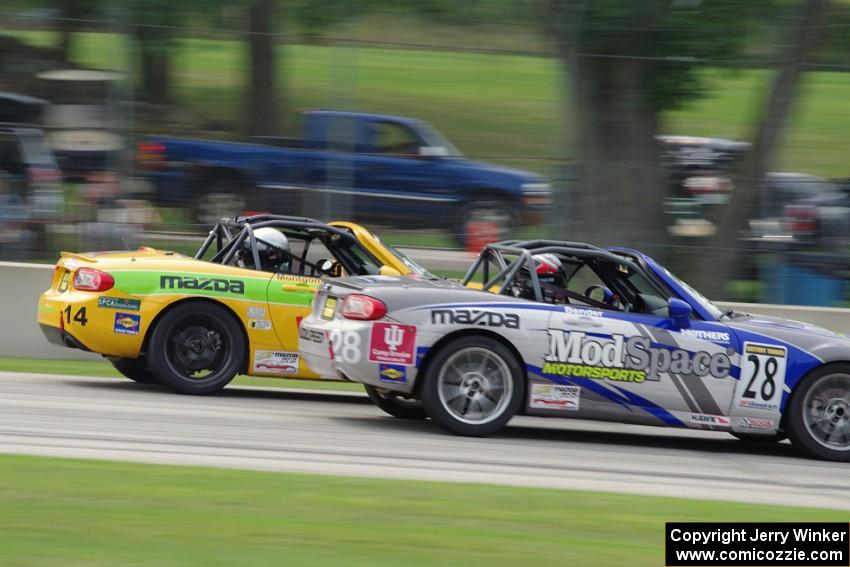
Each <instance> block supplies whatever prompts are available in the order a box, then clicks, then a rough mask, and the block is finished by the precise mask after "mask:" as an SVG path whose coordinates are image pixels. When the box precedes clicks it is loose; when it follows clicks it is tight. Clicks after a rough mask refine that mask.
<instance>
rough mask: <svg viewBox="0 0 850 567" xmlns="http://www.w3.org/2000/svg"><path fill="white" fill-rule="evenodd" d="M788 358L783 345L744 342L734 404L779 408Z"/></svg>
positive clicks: (758, 408)
mask: <svg viewBox="0 0 850 567" xmlns="http://www.w3.org/2000/svg"><path fill="white" fill-rule="evenodd" d="M787 360H788V351H787V350H786V348H785V347H781V346H776V345H763V344H757V343H744V348H743V353H742V355H741V379H740V380H739V381H738V387H737V389H736V390H735V406H736V407H738V408H751V409H756V410H766V411H779V406H780V404H781V402H782V392H783V391H784V389H785V367H786V363H787Z"/></svg>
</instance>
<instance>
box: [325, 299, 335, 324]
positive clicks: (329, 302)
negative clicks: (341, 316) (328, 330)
mask: <svg viewBox="0 0 850 567" xmlns="http://www.w3.org/2000/svg"><path fill="white" fill-rule="evenodd" d="M336 303H337V299H336V298H335V297H328V298H327V299H325V305H324V307H322V319H327V320H328V321H330V320H331V319H333V318H334V313H335V312H336Z"/></svg>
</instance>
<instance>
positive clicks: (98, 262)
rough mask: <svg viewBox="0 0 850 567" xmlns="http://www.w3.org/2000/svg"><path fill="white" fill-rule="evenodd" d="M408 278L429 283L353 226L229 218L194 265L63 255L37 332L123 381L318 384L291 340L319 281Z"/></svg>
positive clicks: (162, 258) (159, 254)
mask: <svg viewBox="0 0 850 567" xmlns="http://www.w3.org/2000/svg"><path fill="white" fill-rule="evenodd" d="M407 274H419V275H420V276H422V277H431V276H430V274H428V272H427V271H425V270H424V269H423V268H422V267H420V266H418V265H417V264H416V263H415V262H413V261H412V260H410V259H409V258H407V257H406V256H404V255H403V254H401V253H400V252H398V251H397V250H395V249H393V248H392V247H391V246H388V245H386V244H383V243H382V242H381V241H380V240H379V239H378V238H377V237H376V236H375V235H373V234H372V233H370V232H369V231H368V230H366V229H365V228H363V227H361V226H359V225H356V224H353V223H348V222H332V223H328V224H325V223H322V222H319V221H317V220H314V219H308V218H299V217H287V216H280V215H255V216H250V217H236V218H232V219H223V220H222V222H220V223H219V224H217V225H216V226H215V227H214V228H213V229H212V230H211V231H210V233H209V236H208V237H207V239H206V241H205V242H204V244H203V245H202V246H201V248H200V250H199V251H198V253H197V254H196V255H195V257H193V258H190V257H188V256H185V255H182V254H178V253H175V252H171V251H163V250H155V249H153V248H148V247H142V248H140V249H139V250H136V251H132V252H96V253H86V254H73V253H69V252H63V253H62V254H61V257H60V259H59V261H58V262H57V263H56V267H55V269H54V271H53V281H52V284H51V286H50V289H49V290H47V291H46V292H44V294H42V296H41V298H40V300H39V303H38V322H39V324H40V326H41V329H42V330H43V331H44V334H45V335H46V337H47V339H48V340H49V341H50V342H53V343H58V344H61V345H64V346H68V347H71V348H79V349H84V350H88V351H92V352H96V353H99V354H101V355H103V356H105V357H107V358H108V359H109V360H110V361H111V362H112V364H113V365H114V366H115V368H117V369H118V370H119V371H120V372H121V373H122V374H124V375H125V376H127V377H128V378H130V379H132V380H135V381H137V382H144V383H155V382H159V383H161V384H163V385H165V386H167V387H169V388H171V389H173V390H175V391H177V392H180V393H184V394H208V393H211V392H216V391H218V390H220V389H222V388H224V387H225V386H226V385H227V384H228V383H229V382H230V381H231V380H232V379H233V378H234V376H236V375H237V374H249V375H251V376H265V377H270V378H304V379H318V376H317V375H316V374H314V373H313V372H311V371H310V369H309V368H308V367H307V366H306V365H305V364H304V362H303V360H302V358H301V356H300V354H299V352H298V335H299V325H300V323H301V319H302V318H303V317H305V316H306V315H307V314H309V313H310V310H311V307H310V306H311V303H312V300H313V297H314V296H315V294H316V291H317V290H318V287H319V285H320V283H321V278H322V277H338V276H343V275H371V276H376V277H391V276H398V275H407Z"/></svg>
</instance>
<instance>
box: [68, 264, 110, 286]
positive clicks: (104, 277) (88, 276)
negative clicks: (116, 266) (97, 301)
mask: <svg viewBox="0 0 850 567" xmlns="http://www.w3.org/2000/svg"><path fill="white" fill-rule="evenodd" d="M114 285H115V279H114V278H113V277H112V276H110V275H109V274H107V273H106V272H103V271H101V270H95V269H94V268H80V269H79V270H77V272H76V273H75V274H74V289H79V290H82V291H106V290H108V289H112V287H113V286H114Z"/></svg>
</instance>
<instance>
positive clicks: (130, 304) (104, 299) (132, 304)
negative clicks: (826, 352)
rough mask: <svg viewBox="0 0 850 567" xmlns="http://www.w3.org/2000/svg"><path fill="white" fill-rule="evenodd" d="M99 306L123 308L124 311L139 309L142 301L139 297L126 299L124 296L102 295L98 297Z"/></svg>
mask: <svg viewBox="0 0 850 567" xmlns="http://www.w3.org/2000/svg"><path fill="white" fill-rule="evenodd" d="M97 306H98V307H103V308H105V309H123V310H124V311H138V310H139V309H140V308H141V306H142V302H141V301H139V300H138V299H124V298H123V297H109V296H101V297H98V298H97Z"/></svg>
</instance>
